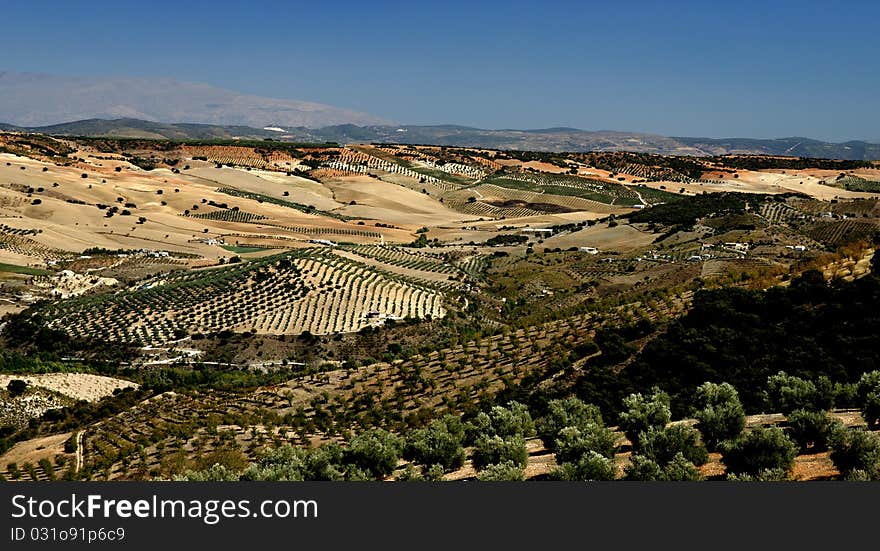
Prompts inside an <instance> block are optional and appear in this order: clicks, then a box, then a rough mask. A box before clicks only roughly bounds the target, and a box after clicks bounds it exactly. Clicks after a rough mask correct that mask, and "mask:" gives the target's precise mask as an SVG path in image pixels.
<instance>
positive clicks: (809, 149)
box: [0, 111, 880, 160]
mask: <svg viewBox="0 0 880 551" xmlns="http://www.w3.org/2000/svg"><path fill="white" fill-rule="evenodd" d="M0 113H2V111H0ZM0 120H3V119H2V118H0ZM9 120H12V119H7V121H9ZM279 124H280V123H274V124H272V128H274V129H273V130H267V129H265V128H263V127H254V126H253V125H252V124H251V123H246V124H245V125H231V124H229V121H224V120H217V121H216V123H213V124H195V123H175V122H153V121H147V120H140V119H137V118H113V119H111V120H105V119H87V120H78V121H74V122H64V123H60V124H53V125H50V126H27V127H23V126H16V125H12V124H0V130H8V131H13V130H14V131H26V132H36V133H41V134H49V135H62V136H115V137H129V138H153V139H172V140H205V139H232V138H238V139H273V140H282V141H294V142H317V143H324V142H334V143H342V144H351V143H371V142H372V143H389V144H392V143H399V144H414V145H419V144H423V145H438V146H449V147H478V148H486V149H500V150H519V151H545V152H583V151H600V152H602V151H607V152H613V151H632V152H638V153H650V154H657V155H688V156H717V155H773V156H776V155H778V156H790V157H805V158H824V159H844V160H878V159H880V144H874V143H867V142H861V141H851V142H846V143H839V144H838V143H829V142H822V141H818V140H811V139H808V138H780V139H753V138H730V139H712V138H688V137H674V138H672V137H665V136H658V135H654V134H641V133H632V132H613V131H586V130H578V129H574V128H549V129H541V130H486V129H480V128H470V127H466V126H453V125H439V126H413V125H394V126H389V125H367V126H358V125H356V124H341V125H331V126H321V127H320V128H317V127H312V128H307V126H311V125H308V124H307V123H300V124H288V125H284V124H280V127H279ZM249 125H250V126H249Z"/></svg>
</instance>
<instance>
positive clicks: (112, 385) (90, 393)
mask: <svg viewBox="0 0 880 551" xmlns="http://www.w3.org/2000/svg"><path fill="white" fill-rule="evenodd" d="M13 379H21V380H24V381H26V382H27V383H28V384H29V385H32V386H36V387H40V388H45V389H48V390H52V391H55V392H58V393H60V394H63V395H65V396H70V397H71V398H73V399H75V400H85V401H87V402H95V401H97V400H100V399H101V398H104V397H106V396H110V395H111V394H113V391H114V390H116V389H117V388H137V387H138V385H137V384H135V383H132V382H130V381H125V380H122V379H114V378H113V377H104V376H102V375H92V374H90V373H44V374H41V375H0V387H2V388H6V385H8V384H9V381H11V380H13Z"/></svg>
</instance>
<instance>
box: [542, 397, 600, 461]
mask: <svg viewBox="0 0 880 551" xmlns="http://www.w3.org/2000/svg"><path fill="white" fill-rule="evenodd" d="M602 424H603V423H602V414H601V413H600V411H599V408H597V407H596V406H594V405H592V404H586V403H584V402H583V401H582V400H579V399H578V398H576V397H574V396H572V397H570V398H565V399H562V400H551V401H550V402H549V403H548V404H547V413H546V414H545V415H544V416H543V417H541V418H539V419H538V420H537V422H536V423H535V426H536V429H537V432H538V436H539V437H540V438H541V440H542V441H543V442H544V446H546V447H547V449H548V450H551V451H554V450H555V449H556V438H557V437H558V436H559V431H561V430H562V429H564V428H565V427H576V428H579V429H583V428H585V427H586V426H587V425H600V426H601V425H602Z"/></svg>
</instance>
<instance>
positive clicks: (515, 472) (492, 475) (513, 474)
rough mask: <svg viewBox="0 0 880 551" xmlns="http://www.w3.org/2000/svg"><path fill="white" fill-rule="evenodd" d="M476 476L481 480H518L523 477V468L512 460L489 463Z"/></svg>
mask: <svg viewBox="0 0 880 551" xmlns="http://www.w3.org/2000/svg"><path fill="white" fill-rule="evenodd" d="M477 478H478V479H479V480H481V481H483V482H503V481H519V480H522V479H523V468H522V466H521V465H517V464H516V463H514V462H513V461H505V462H503V463H498V464H495V465H489V466H488V467H486V468H485V469H484V470H482V471H481V472H480V474H479V475H478V476H477Z"/></svg>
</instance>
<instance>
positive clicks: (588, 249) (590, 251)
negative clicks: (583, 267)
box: [578, 247, 599, 254]
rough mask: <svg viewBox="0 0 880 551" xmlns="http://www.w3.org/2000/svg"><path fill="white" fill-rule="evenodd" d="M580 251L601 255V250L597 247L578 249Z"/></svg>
mask: <svg viewBox="0 0 880 551" xmlns="http://www.w3.org/2000/svg"><path fill="white" fill-rule="evenodd" d="M578 250H579V251H580V252H582V253H587V254H599V249H597V248H596V247H578Z"/></svg>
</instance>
